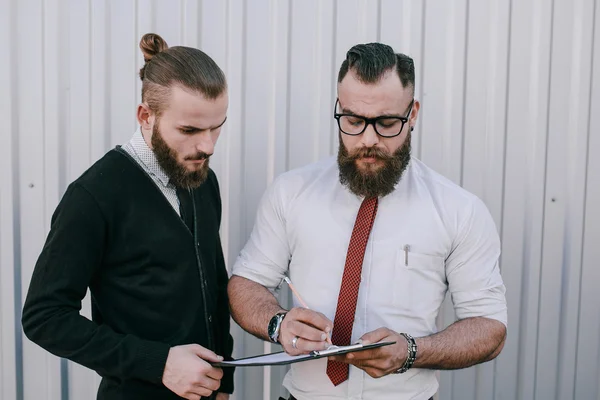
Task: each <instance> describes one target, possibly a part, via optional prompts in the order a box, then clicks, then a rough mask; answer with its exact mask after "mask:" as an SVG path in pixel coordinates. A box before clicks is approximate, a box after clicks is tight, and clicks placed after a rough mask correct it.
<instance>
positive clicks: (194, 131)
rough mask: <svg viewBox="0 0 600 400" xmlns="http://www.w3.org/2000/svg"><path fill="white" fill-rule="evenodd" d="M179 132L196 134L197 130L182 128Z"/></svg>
mask: <svg viewBox="0 0 600 400" xmlns="http://www.w3.org/2000/svg"><path fill="white" fill-rule="evenodd" d="M181 132H183V133H196V132H198V129H195V128H183V129H181Z"/></svg>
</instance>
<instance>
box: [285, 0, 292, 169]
mask: <svg viewBox="0 0 600 400" xmlns="http://www.w3.org/2000/svg"><path fill="white" fill-rule="evenodd" d="M293 7H294V3H293V2H289V3H288V15H287V17H288V20H287V26H288V33H287V34H288V36H287V49H286V51H287V77H286V86H287V88H286V93H285V114H286V121H285V170H286V171H288V170H289V169H290V137H291V132H290V130H291V124H290V105H291V104H292V94H291V92H292V33H293V30H292V24H293V19H292V10H293Z"/></svg>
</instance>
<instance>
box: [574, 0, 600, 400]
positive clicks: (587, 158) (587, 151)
mask: <svg viewBox="0 0 600 400" xmlns="http://www.w3.org/2000/svg"><path fill="white" fill-rule="evenodd" d="M597 6H598V2H597V0H594V3H593V7H592V33H591V35H592V40H591V46H590V47H591V48H590V53H591V57H590V91H589V94H588V115H587V137H586V146H585V170H584V177H583V182H584V186H583V223H582V224H581V247H580V253H581V262H580V265H579V269H580V271H581V272H580V274H579V289H578V290H579V296H578V304H577V332H579V329H580V327H581V304H582V298H581V297H582V286H583V267H584V262H585V258H584V254H585V243H586V240H585V229H586V220H587V218H586V216H587V211H588V210H587V205H588V203H587V194H588V193H587V192H588V190H587V187H588V170H589V163H590V135H591V133H590V132H591V126H592V102H593V93H594V92H593V90H592V89H593V88H594V49H595V41H596V22H598V21H596V12H597V8H596V7H597ZM578 349H579V334H577V335H576V337H575V368H573V377H574V378H573V379H574V384H573V398H574V399H576V398H577V397H576V394H577V370H578V366H579V351H578ZM599 366H600V365H596V368H598V367H599Z"/></svg>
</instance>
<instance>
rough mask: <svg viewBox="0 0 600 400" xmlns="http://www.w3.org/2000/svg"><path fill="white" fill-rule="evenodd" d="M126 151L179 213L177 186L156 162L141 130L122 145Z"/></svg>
mask: <svg viewBox="0 0 600 400" xmlns="http://www.w3.org/2000/svg"><path fill="white" fill-rule="evenodd" d="M123 150H125V151H126V152H127V154H129V155H130V156H131V157H132V158H133V159H134V160H135V161H136V162H137V163H138V164H139V165H140V167H142V169H143V170H144V171H145V172H146V173H147V174H148V175H149V176H150V178H151V179H152V181H153V182H154V183H155V184H156V186H157V187H158V189H159V190H160V192H161V193H162V194H163V195H164V196H165V198H166V199H167V201H168V202H169V204H171V207H173V209H174V210H175V212H176V213H177V215H180V214H179V198H178V197H177V188H176V187H175V185H173V184H172V183H171V182H170V181H169V175H167V173H166V172H165V170H164V169H162V167H161V166H160V164H159V163H158V160H157V159H156V155H155V154H154V151H152V149H151V148H150V147H149V146H148V144H147V143H146V141H145V140H144V137H143V136H142V131H141V130H140V128H139V127H138V129H137V130H136V131H135V133H134V134H133V137H132V138H131V140H129V142H127V144H125V145H124V146H123Z"/></svg>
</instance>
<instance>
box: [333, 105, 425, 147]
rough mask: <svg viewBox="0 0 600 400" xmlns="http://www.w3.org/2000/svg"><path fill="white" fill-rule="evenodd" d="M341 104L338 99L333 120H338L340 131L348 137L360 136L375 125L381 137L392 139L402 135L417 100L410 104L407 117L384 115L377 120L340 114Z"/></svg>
mask: <svg viewBox="0 0 600 400" xmlns="http://www.w3.org/2000/svg"><path fill="white" fill-rule="evenodd" d="M339 103H340V100H339V99H336V100H335V106H334V109H333V118H335V119H336V120H337V122H338V126H339V127H340V131H342V132H343V133H345V134H346V135H351V136H358V135H360V134H362V133H363V132H364V131H365V130H366V129H367V126H369V125H373V128H375V132H376V133H377V134H378V135H379V136H382V137H385V138H391V137H394V136H398V135H399V134H400V133H402V129H404V125H405V124H406V123H407V122H408V119H409V117H410V113H411V112H412V108H413V104H414V103H415V99H412V101H411V102H410V105H409V107H408V113H406V117H396V116H387V115H383V116H380V117H375V118H366V117H363V116H361V115H355V114H344V113H341V114H340V113H337V112H336V111H337V106H338V104H339Z"/></svg>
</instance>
